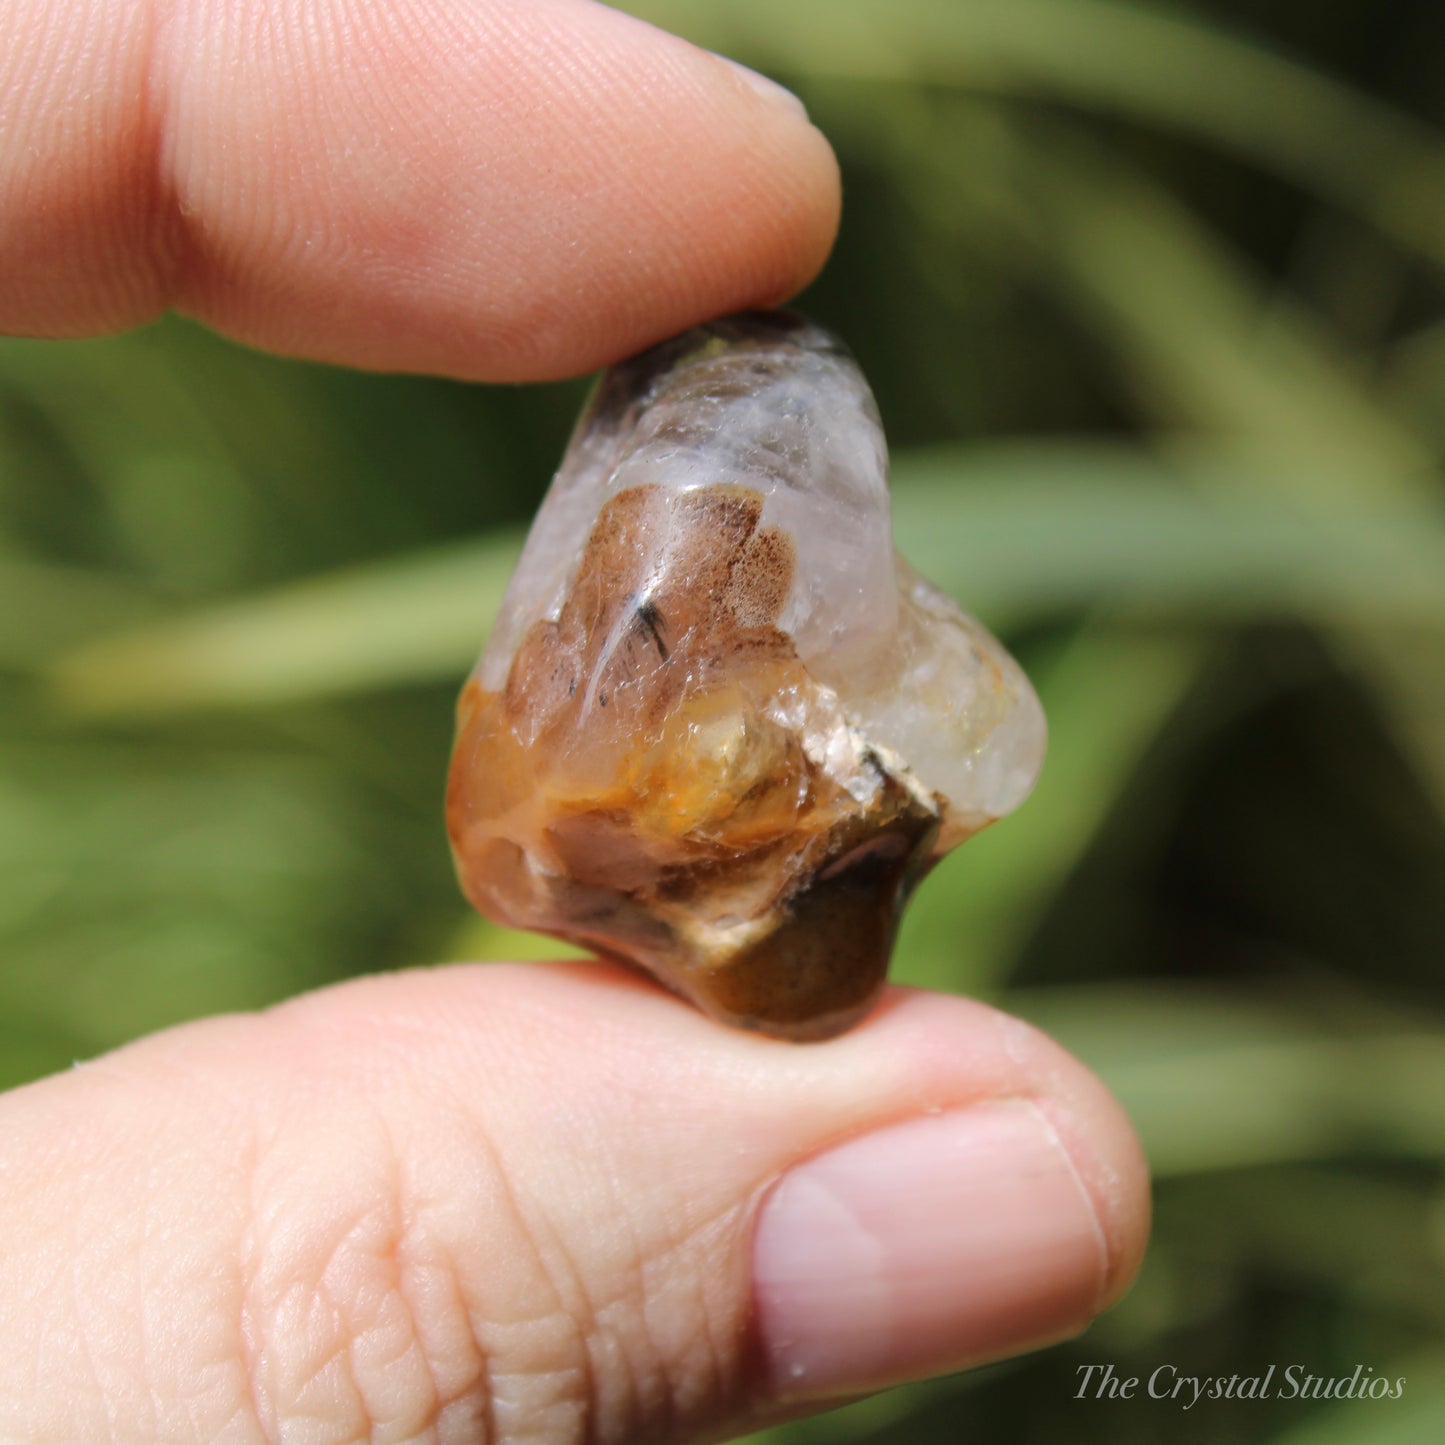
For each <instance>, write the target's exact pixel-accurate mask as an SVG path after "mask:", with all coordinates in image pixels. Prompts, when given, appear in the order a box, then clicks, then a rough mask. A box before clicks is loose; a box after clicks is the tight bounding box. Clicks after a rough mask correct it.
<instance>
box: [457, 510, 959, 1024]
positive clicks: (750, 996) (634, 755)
mask: <svg viewBox="0 0 1445 1445" xmlns="http://www.w3.org/2000/svg"><path fill="white" fill-rule="evenodd" d="M762 510H763V497H762V495H761V493H759V492H758V491H756V490H754V489H752V488H751V487H748V486H744V485H739V484H734V483H713V484H708V485H700V486H695V487H692V488H689V489H685V490H672V489H668V488H664V487H660V486H658V485H655V484H649V483H644V484H642V485H638V486H633V487H630V488H628V489H627V490H624V491H620V492H618V493H617V494H616V495H614V496H613V497H611V499H610V500H608V501H607V502H606V503H605V504H604V505H603V506H602V508H601V510H600V512H599V513H598V515H597V520H596V522H595V524H594V526H593V528H592V531H591V534H590V536H589V537H588V540H587V543H586V546H585V548H584V551H583V555H582V557H581V559H580V562H579V564H578V567H577V570H576V573H575V576H574V578H573V580H572V582H571V585H570V588H569V590H568V592H567V595H566V597H565V600H564V601H563V603H562V606H561V608H560V611H559V613H558V615H557V616H556V617H555V619H551V618H545V617H544V618H542V619H540V620H538V621H536V622H534V623H533V624H532V625H531V627H530V628H529V629H528V630H527V631H526V632H525V634H524V635H523V636H522V638H521V641H520V644H519V646H518V647H517V650H516V654H515V656H514V657H513V659H512V663H511V667H510V670H509V672H508V674H507V678H506V684H505V687H504V688H503V689H502V690H501V691H488V690H486V689H484V688H483V687H482V686H481V684H480V682H479V681H478V680H477V679H476V678H473V679H472V680H471V681H470V682H469V683H468V685H467V687H466V690H465V691H464V692H463V694H462V698H461V701H460V705H459V716H458V739H457V746H456V752H455V754H454V757H453V763H452V771H451V778H450V782H449V785H448V795H447V821H448V828H449V831H450V834H451V838H452V846H453V850H454V853H455V856H456V860H457V867H458V872H459V875H460V878H461V881H462V886H463V888H464V889H465V891H466V893H467V896H468V898H470V899H471V901H472V902H473V903H474V904H475V905H476V907H477V908H479V909H480V910H481V911H482V912H484V913H485V914H487V915H488V916H489V917H492V918H495V919H498V920H500V921H503V922H506V923H509V924H512V925H514V926H517V927H523V928H536V929H542V930H544V931H547V932H551V933H554V934H559V935H561V936H564V937H569V938H572V939H575V940H577V941H579V942H582V943H585V944H587V945H589V946H591V947H593V948H595V949H597V950H599V951H601V952H604V953H608V954H613V955H617V956H619V957H622V958H624V959H627V960H629V961H631V962H633V963H637V964H640V965H642V966H643V967H645V968H647V969H648V970H649V971H651V972H652V973H653V974H654V975H656V976H657V977H658V978H659V979H661V980H662V981H663V982H664V983H666V984H668V985H669V986H670V987H672V988H674V989H676V990H677V991H678V992H679V993H682V994H683V995H685V996H686V997H688V998H689V999H691V1000H692V1001H693V1002H694V1003H696V1004H697V1005H698V1006H699V1007H701V1008H702V1009H704V1010H705V1011H706V1012H708V1013H710V1014H713V1015H714V1016H716V1017H718V1018H720V1019H723V1020H725V1021H727V1022H729V1023H732V1024H737V1025H741V1026H744V1027H750V1028H757V1029H760V1030H763V1031H764V1032H767V1033H771V1034H775V1035H779V1036H782V1037H789V1038H798V1039H802V1038H819V1037H826V1036H828V1035H830V1034H833V1033H837V1032H839V1031H840V1030H841V1029H843V1028H846V1027H847V1026H848V1025H849V1024H850V1023H852V1022H853V1021H854V1020H855V1019H856V1018H858V1017H859V1016H860V1015H861V1014H862V1013H863V1012H864V1011H865V1010H866V1009H867V1007H868V1006H869V1004H870V1003H871V1002H872V1000H873V998H874V997H875V995H876V994H877V991H878V989H879V988H880V987H881V985H882V982H883V978H884V975H885V973H886V970H887V965H888V955H889V952H890V950H891V947H892V942H893V935H894V932H895V929H896V926H897V921H898V916H899V913H900V911H901V909H902V906H903V903H904V902H905V901H906V898H907V895H908V893H909V892H910V891H911V888H912V886H913V884H914V883H915V882H916V881H917V878H918V877H919V876H920V874H921V873H922V871H923V870H924V868H925V867H926V866H927V864H928V863H929V862H930V861H932V857H931V854H932V848H933V843H934V840H935V837H936V834H937V830H938V825H939V817H940V800H939V799H937V798H936V797H935V796H933V795H931V794H930V793H929V792H928V791H927V790H925V789H923V788H922V787H921V786H920V785H919V784H918V783H917V782H916V781H915V780H914V779H913V778H912V776H911V775H910V774H909V773H908V771H907V770H906V769H899V768H897V767H895V766H891V765H890V763H889V762H888V761H886V760H885V759H884V757H883V756H882V755H881V754H880V752H879V751H878V750H875V749H874V748H872V747H870V746H868V745H867V744H866V742H864V741H863V740H861V739H860V738H859V737H858V735H857V734H856V732H855V731H854V730H852V729H850V728H849V726H848V724H847V722H846V720H845V719H844V717H843V715H842V710H841V705H840V703H839V700H838V698H837V696H836V694H835V693H834V692H832V691H831V690H830V689H828V688H825V687H822V686H820V685H819V684H818V683H817V682H815V680H814V679H813V678H812V676H811V675H810V674H809V672H808V670H807V669H806V668H805V667H804V666H803V664H802V663H801V662H800V661H799V659H798V656H797V653H796V650H795V648H794V645H793V642H792V639H791V638H790V637H789V636H788V634H787V633H785V632H783V631H782V630H780V628H779V627H778V625H777V623H778V617H779V614H780V612H781V611H782V609H783V606H784V603H785V601H786V599H787V597H788V595H789V590H790V588H791V586H792V583H793V572H794V565H795V563H794V546H793V542H792V539H791V538H790V537H789V536H788V535H787V534H786V533H785V532H783V531H782V530H781V529H779V528H778V527H774V526H764V525H761V515H762ZM840 740H841V741H840ZM840 748H842V749H843V751H844V753H846V754H848V755H847V756H845V757H842V758H840V757H839V756H838V754H839V749H840ZM830 750H831V751H830ZM825 755H827V759H828V761H827V765H826V766H824V763H823V758H824V756H825Z"/></svg>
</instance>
